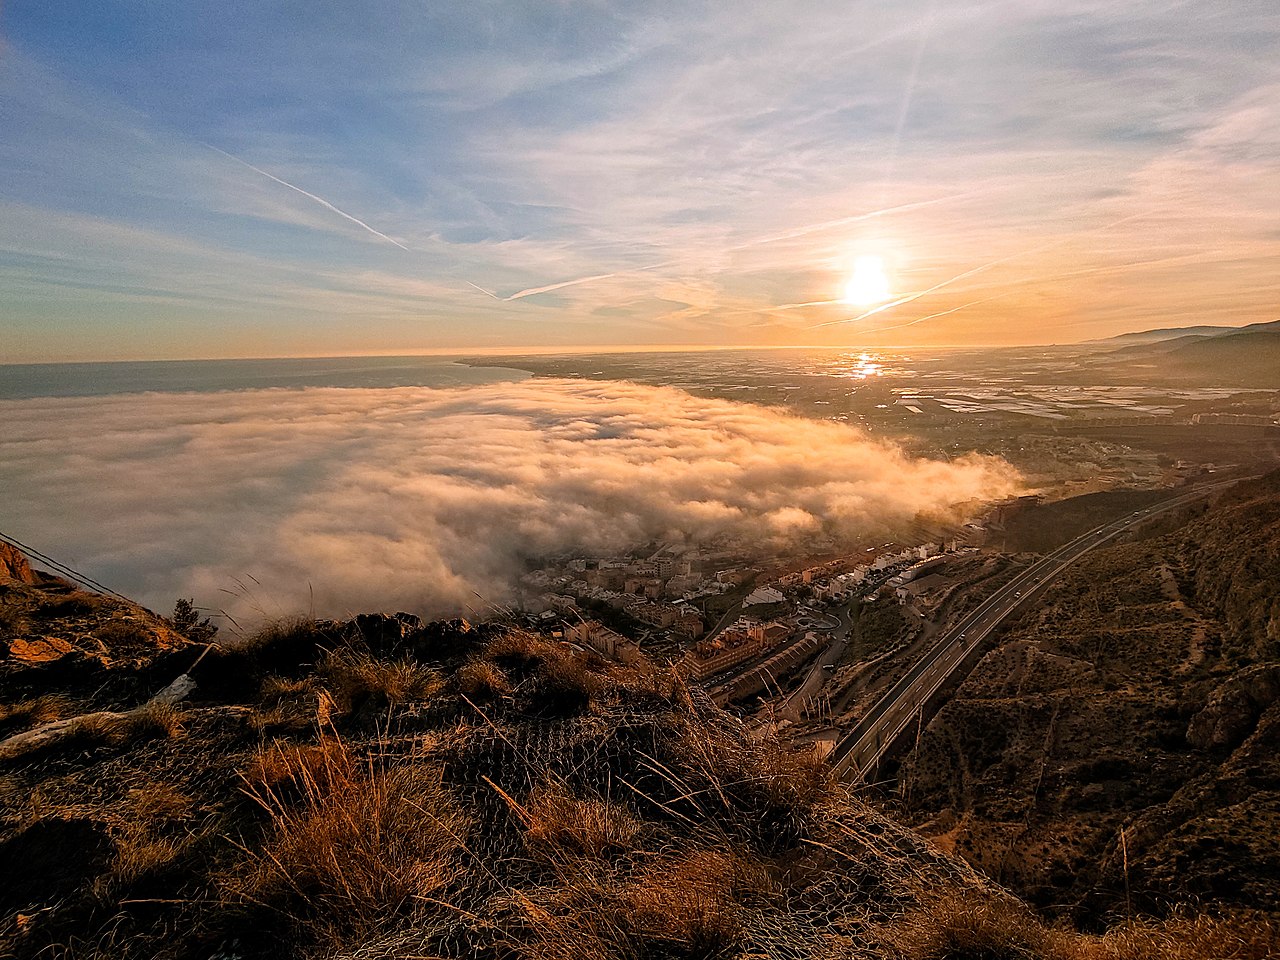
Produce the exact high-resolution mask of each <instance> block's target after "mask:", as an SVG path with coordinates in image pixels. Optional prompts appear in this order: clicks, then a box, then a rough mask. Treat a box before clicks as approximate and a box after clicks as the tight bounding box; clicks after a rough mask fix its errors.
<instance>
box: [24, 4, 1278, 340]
mask: <svg viewBox="0 0 1280 960" xmlns="http://www.w3.org/2000/svg"><path fill="white" fill-rule="evenodd" d="M45 6H47V5H45ZM99 6H100V7H101V19H102V21H103V23H104V24H107V25H109V26H110V27H111V29H102V30H96V31H88V32H86V31H80V32H79V33H75V32H68V29H67V26H66V24H65V23H64V22H63V21H64V20H65V18H63V19H62V20H59V19H58V18H57V17H56V16H55V15H52V14H48V13H47V12H43V11H42V8H41V6H40V5H27V7H26V8H24V12H23V13H22V14H18V13H17V11H16V10H15V11H14V12H13V15H12V16H10V17H8V18H7V20H6V30H7V31H8V34H9V36H8V38H7V39H8V40H9V47H8V48H7V51H6V54H7V56H6V58H5V60H4V61H3V62H0V127H3V129H4V130H5V131H6V133H7V134H10V135H9V136H6V137H3V138H0V170H3V171H4V174H5V175H4V176H0V202H2V203H3V204H4V205H5V207H6V208H24V209H30V210H34V211H37V212H39V213H40V214H42V215H43V218H42V217H36V218H33V219H30V220H29V221H28V222H24V223H21V224H14V223H11V222H10V221H9V215H8V213H7V210H0V240H3V241H4V245H5V248H6V249H5V250H4V251H3V252H0V270H3V271H4V275H3V276H0V284H3V285H5V287H6V292H9V291H11V290H14V289H15V288H16V289H17V292H18V293H20V294H21V299H20V301H19V302H17V303H13V304H6V305H7V306H9V307H10V310H9V313H10V315H11V316H16V317H17V318H18V319H19V321H20V322H22V323H23V325H24V327H25V328H31V327H34V326H36V325H37V324H38V323H40V322H41V320H42V318H45V317H56V318H58V322H56V323H49V324H48V325H47V326H48V329H47V330H46V331H41V334H42V335H39V336H37V335H32V336H29V337H26V338H25V339H24V343H23V345H22V349H21V351H20V352H18V354H17V355H18V356H22V357H32V358H36V359H50V358H53V357H57V356H73V355H74V356H78V357H84V358H90V359H92V358H96V357H99V356H102V355H103V352H102V348H101V347H100V346H99V344H98V343H96V342H88V340H89V338H92V337H94V336H95V331H98V330H101V329H103V328H105V327H107V326H110V327H111V339H112V341H113V342H114V344H115V346H114V347H112V350H113V355H116V356H121V355H129V356H174V355H177V354H183V355H210V354H212V353H221V354H224V355H225V354H230V355H244V354H246V353H254V354H259V355H272V354H275V355H279V354H281V353H292V352H297V351H298V350H299V349H300V348H299V347H298V345H297V344H298V341H299V339H300V336H305V335H306V333H307V331H308V330H317V331H323V335H324V336H325V338H326V340H325V342H324V343H323V344H321V345H319V346H317V347H315V348H311V349H318V350H323V351H325V352H331V351H348V352H367V351H372V350H383V351H388V352H394V351H397V350H401V349H413V348H414V347H415V346H421V345H423V344H426V343H430V344H431V345H437V346H438V345H440V344H442V343H449V344H466V345H471V344H477V343H482V342H483V343H486V344H488V343H506V344H510V345H528V344H530V343H533V342H536V343H540V344H546V343H549V342H558V343H566V344H582V343H592V344H597V345H605V344H610V343H694V344H705V343H716V344H726V343H739V344H748V343H751V344H765V343H770V342H777V343H793V344H794V343H797V342H803V343H814V342H827V343H832V344H837V345H843V344H847V343H849V342H850V341H852V340H853V339H854V338H860V337H861V336H862V335H863V334H864V333H865V329H864V328H866V327H867V326H868V325H869V324H874V326H875V327H880V326H884V327H886V328H887V327H895V328H899V329H901V331H902V332H901V334H899V335H897V336H899V337H900V339H899V342H903V341H906V340H908V337H909V338H911V339H913V340H914V342H932V343H939V342H969V343H973V342H986V343H997V342H1017V341H1025V340H1027V339H1033V338H1034V339H1043V338H1059V339H1067V338H1074V337H1076V336H1080V337H1089V336H1100V335H1105V334H1107V333H1113V332H1119V331H1120V330H1122V329H1134V328H1138V327H1141V326H1163V325H1168V324H1169V323H1171V322H1183V321H1185V320H1187V319H1189V318H1196V319H1198V320H1205V319H1209V320H1216V322H1244V321H1246V320H1249V319H1259V318H1265V317H1269V316H1270V315H1271V308H1272V307H1273V306H1274V303H1275V293H1276V290H1275V281H1274V277H1275V275H1276V271H1275V257H1276V255H1277V249H1276V238H1275V232H1274V224H1275V222H1276V220H1277V216H1280V207H1278V205H1277V199H1276V198H1277V197H1280V190H1277V188H1276V184H1277V177H1278V176H1280V166H1278V165H1277V163H1276V156H1277V154H1276V152H1275V149H1274V148H1275V142H1274V141H1275V123H1276V118H1277V117H1278V116H1280V111H1278V110H1277V106H1276V103H1277V101H1276V89H1277V84H1280V61H1277V59H1276V57H1275V56H1274V49H1275V47H1276V43H1277V40H1278V39H1280V17H1278V16H1277V13H1276V4H1275V2H1274V0H1233V2H1232V3H1230V4H1227V5H1221V4H1219V5H1213V4H1199V5H1196V4H1186V3H1179V4H1153V3H1150V2H1146V3H1144V2H1138V0H1119V2H1108V3H1103V2H1101V0H1056V2H1049V0H1019V2H1017V3H1006V2H999V3H984V4H974V3H962V2H959V0H927V2H926V0H915V2H907V3H900V2H893V3H891V2H888V0H866V2H863V3H860V4H858V5H857V8H856V10H853V9H851V8H850V5H848V4H840V3H830V2H818V3H813V4H802V5H795V4H791V5H781V4H777V3H765V2H760V0H749V2H748V3H745V4H714V3H699V2H694V3H680V4H676V3H670V2H667V0H659V2H657V3H654V4H642V5H636V4H625V3H621V2H619V0H600V2H596V3H592V4H587V5H578V6H576V7H574V8H573V9H572V10H568V9H567V8H564V7H562V6H560V5H556V4H550V5H548V4H546V3H532V2H528V0H512V2H510V3H506V4H503V5H502V15H501V16H495V15H494V14H493V11H492V10H490V9H488V8H487V7H485V6H484V5H475V4H422V3H409V2H407V0H393V2H390V3H370V2H368V0H355V2H353V3H350V4H341V5H331V6H332V9H330V8H329V7H326V8H325V9H324V10H317V11H313V12H311V13H309V14H308V16H306V17H298V16H297V15H296V12H294V11H292V10H291V9H289V8H288V7H287V5H286V6H285V7H282V8H280V9H268V7H267V6H264V5H262V4H250V3H243V2H240V0H233V2H232V3H231V5H230V7H228V8H227V10H228V11H229V12H228V13H227V15H226V16H224V17H218V18H210V17H208V16H205V15H204V14H202V13H201V12H199V9H198V7H199V5H196V6H194V7H192V9H191V10H187V11H185V12H173V13H172V14H170V15H167V16H166V17H164V18H157V17H155V16H153V15H151V14H148V13H146V12H139V10H137V9H135V7H136V5H130V4H127V3H120V2H118V0H103V2H102V3H101V4H99ZM205 142H207V143H213V144H218V145H219V147H220V148H225V149H226V150H227V151H229V152H230V153H232V154H233V155H235V156H236V157H244V158H246V160H247V161H251V162H252V164H253V165H254V166H255V168H256V169H257V170H260V171H270V174H269V176H270V177H274V178H277V179H278V180H280V181H282V182H283V183H284V184H286V185H287V186H290V187H292V186H294V185H302V186H305V187H306V191H305V195H304V192H296V191H295V190H293V189H286V188H285V187H283V186H281V184H280V183H276V182H273V181H272V180H270V179H268V178H267V176H263V175H260V174H258V173H253V172H251V171H249V170H246V169H241V168H240V167H239V166H238V165H237V164H233V163H231V162H230V161H227V160H226V159H225V158H223V157H220V156H217V155H215V154H214V153H213V152H212V151H210V150H208V149H206V148H205V147H203V146H201V144H202V143H205ZM300 189H301V188H300V187H299V188H298V190H300ZM314 198H326V199H325V200H324V202H325V203H330V202H331V203H332V204H333V205H334V206H335V207H336V208H338V209H340V210H341V211H343V212H345V211H348V210H350V211H355V212H356V213H358V214H359V218H358V220H356V218H355V217H354V216H352V215H351V214H347V216H348V217H351V220H348V221H344V220H343V219H342V218H341V217H340V216H338V215H336V214H335V213H334V212H333V211H332V210H330V209H326V208H325V207H324V206H322V205H321V203H320V202H317V200H316V199H314ZM942 200H945V201H946V202H940V201H942ZM872 211H885V212H884V213H883V214H882V215H877V216H874V217H870V216H868V214H869V213H870V212H872ZM1134 213H1141V214H1143V217H1142V219H1140V220H1137V221H1135V222H1133V223H1132V224H1131V225H1130V226H1129V227H1128V228H1127V229H1125V230H1119V231H1105V232H1103V231H1099V230H1098V229H1097V228H1099V227H1101V226H1102V225H1104V224H1107V223H1112V222H1114V221H1116V220H1118V219H1120V218H1122V217H1125V216H1128V215H1131V214H1134ZM353 221H354V222H353ZM75 224H81V225H82V226H80V227H76V226H75ZM357 224H360V225H366V224H367V225H371V227H372V228H373V229H375V230H376V232H377V235H378V236H379V237H381V238H394V239H393V240H392V242H394V243H397V244H402V245H403V246H405V247H409V248H410V249H411V251H412V252H411V253H407V252H406V251H404V250H401V249H397V248H396V247H393V246H392V244H391V242H387V240H386V239H383V240H381V241H380V242H377V243H374V242H361V243H353V242H352V237H353V236H358V234H357V233H356V232H355V231H356V226H357ZM102 226H113V227H116V228H118V230H119V232H120V234H121V236H122V237H123V235H124V232H125V231H133V232H141V233H146V234H151V235H156V236H169V237H172V238H173V239H174V241H175V244H174V246H173V247H172V248H171V249H159V250H155V249H152V248H150V247H143V248H139V247H137V246H135V245H132V244H130V243H128V242H127V240H124V239H121V240H119V241H112V242H109V243H106V242H103V241H102V233H101V229H100V228H101V227H102ZM80 233H82V234H83V237H81V236H79V234H80ZM1064 234H1076V235H1077V240H1076V241H1075V242H1073V243H1072V244H1070V245H1069V246H1068V247H1066V248H1063V249H1060V248H1057V247H1053V248H1050V249H1047V250H1045V251H1044V252H1042V253H1040V254H1037V255H1036V256H1027V255H1026V254H1027V252H1028V251H1031V250H1037V249H1040V248H1041V247H1043V246H1044V245H1045V244H1046V243H1050V242H1052V241H1054V239H1055V238H1058V237H1061V236H1063V235H1064ZM372 239H373V238H372V236H371V237H370V240H372ZM764 241H767V242H764ZM83 246H89V247H91V248H92V251H91V252H92V256H91V257H90V258H89V259H90V261H91V262H90V263H89V264H88V265H86V263H85V260H86V258H85V256H84V255H83V252H82V250H81V249H80V248H81V247H83ZM50 250H52V251H53V252H54V254H55V256H53V257H50V256H45V255H44V254H45V252H47V251H50ZM205 251H207V253H206V252H205ZM860 252H873V253H875V254H876V255H880V256H883V257H885V259H886V260H887V261H890V262H891V263H892V264H893V265H894V267H895V278H896V280H897V281H898V287H897V289H898V290H899V291H900V292H904V291H911V290H926V289H928V288H930V287H933V286H935V285H936V284H938V283H939V282H940V281H942V280H945V279H946V278H948V277H955V276H958V275H960V274H962V273H964V272H965V271H966V270H968V269H970V268H971V267H972V266H973V265H975V264H979V263H989V262H992V261H995V260H999V259H1002V258H1005V257H1010V256H1011V255H1016V256H1015V257H1014V259H1012V260H1011V261H1009V262H1008V263H1007V264H1006V265H1004V266H1003V267H1002V268H1001V269H999V270H992V271H991V272H990V273H983V274H981V275H980V276H977V277H974V278H973V282H972V283H966V284H963V285H962V284H956V285H955V286H951V287H948V288H946V289H941V290H939V291H937V296H936V297H933V298H932V299H930V300H929V301H921V302H919V303H914V304H902V305H901V306H900V307H897V308H894V309H893V311H892V315H891V316H890V315H889V311H886V312H885V316H883V317H874V318H868V325H864V324H854V325H849V324H835V325H832V326H829V327H823V328H821V329H819V330H817V331H814V330H813V329H812V328H813V327H814V325H815V324H819V323H823V322H826V321H833V320H846V319H848V317H849V315H850V313H849V311H847V310H845V309H842V308H841V307H840V306H839V305H829V306H824V305H818V306H816V307H813V308H805V309H803V310H798V309H793V310H788V311H779V310H777V309H776V307H775V306H772V305H777V304H794V303H805V302H810V301H822V300H827V299H829V298H831V297H832V296H833V295H834V292H835V291H837V290H839V289H840V287H841V286H842V283H843V279H844V276H845V275H847V270H848V262H849V260H850V259H851V258H852V257H855V256H857V255H858V254H859V253H860ZM1155 253H1158V254H1159V255H1160V256H1162V257H1175V256H1185V257H1190V256H1198V255H1212V257H1214V259H1212V260H1211V261H1210V262H1208V263H1207V264H1206V266H1205V267H1204V269H1200V270H1194V271H1186V270H1177V269H1174V268H1173V266H1172V264H1171V265H1170V267H1169V268H1168V269H1165V270H1157V269H1154V268H1152V267H1150V266H1147V265H1144V266H1142V267H1141V268H1140V269H1136V270H1133V271H1127V270H1123V269H1121V268H1122V267H1123V266H1124V265H1125V264H1128V263H1131V262H1134V261H1138V260H1148V259H1152V254H1155ZM1077 270H1078V271H1089V272H1087V273H1085V272H1079V273H1075V275H1074V276H1073V277H1072V278H1069V279H1057V278H1061V277H1062V276H1063V275H1064V274H1066V273H1069V272H1074V271H1077ZM364 275H378V276H381V277H383V278H386V279H387V284H386V286H388V287H406V286H408V285H410V284H413V283H416V282H423V283H427V284H432V285H435V286H436V287H439V288H440V292H439V294H438V295H437V294H435V293H433V294H431V295H430V297H429V298H425V299H426V302H420V300H413V299H405V298H392V297H388V296H385V295H384V293H383V290H382V286H381V285H378V284H373V285H371V287H370V288H369V289H368V290H366V291H363V292H362V291H353V290H350V289H348V287H349V284H346V283H343V282H342V281H337V283H339V284H340V285H341V289H338V290H334V289H333V286H334V283H335V281H334V280H333V278H343V277H348V278H359V277H361V276H364ZM1039 277H1049V278H1054V279H1052V280H1051V281H1048V282H1045V283H1039V282H1031V281H1033V280H1035V278H1039ZM587 279H591V280H592V282H586V280H587ZM468 284H474V285H475V286H477V287H478V288H479V290H475V289H472V287H471V286H469V285H468ZM122 286H123V287H124V288H125V289H123V290H122V289H121V287H122ZM224 288H225V289H224ZM681 290H683V291H685V292H679V291H681ZM481 291H483V293H482V292H481ZM534 293H540V295H538V296H535V295H534ZM673 294H674V296H673ZM995 294H998V295H999V298H998V299H996V300H988V299H986V298H987V297H988V296H989V295H995ZM215 296H216V297H217V298H219V299H218V301H217V303H216V304H214V303H212V298H213V297H215ZM125 297H127V298H130V300H131V302H133V301H136V300H143V301H145V302H146V303H156V302H157V301H161V300H162V301H163V304H162V306H163V310H164V313H163V316H164V317H173V318H175V323H174V327H175V329H174V330H173V331H168V330H166V329H164V327H163V325H162V323H161V322H160V319H159V318H160V317H161V311H160V309H159V308H157V309H156V311H155V312H154V313H153V314H151V315H149V316H151V317H154V318H155V319H154V320H149V321H148V322H141V323H139V322H134V321H133V320H132V319H131V314H129V313H128V312H127V311H126V310H124V309H120V310H119V311H118V312H116V313H114V314H113V315H112V316H111V317H110V320H109V322H107V323H104V322H103V318H102V316H101V314H100V311H99V310H98V309H97V304H98V303H100V302H102V301H103V300H112V301H114V300H116V299H118V298H125ZM13 299H14V297H13V296H12V295H11V296H10V300H13ZM500 299H506V300H509V302H506V303H500V302H499V300H500ZM228 301H234V302H233V303H231V304H228ZM965 304H970V305H973V306H969V307H966V306H964V305H965ZM224 305H225V306H224ZM298 309H301V310H305V311H306V313H307V316H306V318H305V320H302V321H300V322H297V323H293V322H289V323H282V322H281V321H280V318H281V315H282V314H288V313H289V312H290V311H294V310H298ZM926 318H927V319H926ZM193 329H199V330H205V329H207V330H208V331H209V337H208V342H193V340H192V338H191V336H190V333H191V331H192V330H193ZM4 347H7V348H8V349H9V350H10V351H11V353H12V352H13V349H14V348H13V347H12V345H11V344H9V343H6V344H4ZM303 349H306V348H303Z"/></svg>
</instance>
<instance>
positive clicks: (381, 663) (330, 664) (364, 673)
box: [319, 648, 444, 711]
mask: <svg viewBox="0 0 1280 960" xmlns="http://www.w3.org/2000/svg"><path fill="white" fill-rule="evenodd" d="M319 673H320V677H321V679H322V681H323V682H324V684H325V686H326V687H327V688H328V689H329V691H330V692H331V693H332V694H333V698H334V700H335V702H336V703H337V705H338V707H339V709H341V710H343V711H355V710H359V709H360V708H361V707H363V706H364V705H365V704H368V703H370V702H372V703H374V704H376V705H377V706H389V705H390V706H394V705H396V704H401V703H405V702H407V701H412V700H426V699H428V698H429V697H431V696H433V695H434V694H436V693H438V692H439V691H440V690H441V688H443V687H444V678H443V677H442V676H441V675H440V673H439V672H438V671H436V670H432V669H431V668H429V667H425V666H423V665H422V664H420V663H415V662H414V661H412V660H394V661H386V660H379V659H378V658H377V657H374V656H373V655H371V654H368V653H364V652H362V651H357V650H352V649H349V648H344V649H341V650H337V651H335V652H333V653H331V654H329V655H328V656H327V657H326V658H325V660H324V662H323V663H322V664H321V665H320V670H319Z"/></svg>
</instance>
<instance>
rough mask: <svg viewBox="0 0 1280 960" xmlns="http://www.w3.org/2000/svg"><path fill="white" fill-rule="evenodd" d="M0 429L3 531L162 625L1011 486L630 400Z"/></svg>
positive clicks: (240, 397) (606, 394)
mask: <svg viewBox="0 0 1280 960" xmlns="http://www.w3.org/2000/svg"><path fill="white" fill-rule="evenodd" d="M0 422H3V423H5V424H6V429H5V431H4V433H3V435H2V436H0V487H2V488H3V490H4V497H3V503H2V504H0V530H2V531H3V532H5V533H7V534H9V535H11V536H16V537H18V538H19V539H22V540H24V541H26V542H28V543H30V544H32V545H33V546H35V547H37V548H39V549H41V550H43V551H44V552H46V553H48V554H49V555H51V556H53V557H55V558H57V559H59V560H62V561H64V562H67V563H70V564H71V565H72V566H73V567H76V568H77V569H79V570H81V571H82V572H85V573H87V574H89V575H90V576H93V577H96V578H97V579H99V580H101V581H102V582H104V583H106V584H107V585H109V586H111V587H113V588H114V589H117V590H119V591H121V592H123V593H126V594H128V595H130V596H134V597H136V598H137V599H139V600H140V601H142V602H143V603H146V604H147V605H149V606H152V607H153V608H156V609H158V610H160V611H167V610H168V609H169V608H170V607H171V606H172V603H173V600H174V599H175V598H176V597H178V596H195V597H196V599H197V603H199V604H201V605H203V606H208V607H222V608H225V609H227V610H228V611H230V612H233V613H235V614H236V615H237V616H240V615H244V614H246V613H247V614H248V616H249V617H250V619H252V618H253V616H254V614H255V613H257V614H259V615H267V616H272V615H279V614H282V613H293V612H298V611H306V610H308V609H314V611H315V613H316V614H317V615H332V616H342V615H346V614H349V613H353V612H358V611H364V610H377V609H388V610H393V609H403V610H410V611H415V612H419V613H423V614H428V615H440V614H445V613H453V612H459V611H463V610H465V609H466V608H467V607H468V606H481V605H482V604H481V601H479V600H477V597H476V594H480V595H481V596H482V597H483V598H484V600H486V601H490V602H494V601H502V600H505V599H509V597H510V596H511V593H510V584H511V581H512V577H513V575H514V574H515V573H516V572H517V571H518V570H519V569H520V564H521V558H522V557H525V556H531V555H532V556H537V555H540V554H546V553H554V552H558V551H567V550H594V551H606V550H610V549H616V548H620V547H626V546H628V545H630V544H634V543H638V542H643V541H647V540H650V539H653V538H657V537H668V536H674V537H687V538H690V539H695V540H696V539H699V538H704V537H708V536H711V535H715V534H720V533H727V534H732V535H739V536H748V537H752V538H755V539H758V540H760V541H766V542H767V541H775V540H794V539H796V538H802V537H805V536H806V535H811V534H813V533H815V532H817V531H820V530H832V531H835V532H836V533H837V534H839V535H842V536H847V537H850V538H854V537H857V536H860V535H864V534H867V533H869V532H871V531H876V532H878V533H892V531H893V530H894V529H895V527H899V526H901V525H904V524H905V523H907V522H909V521H910V520H912V519H913V518H914V517H916V516H918V515H926V516H946V515H948V511H949V510H951V508H952V507H953V505H954V504H956V503H958V502H961V501H967V500H973V499H979V498H993V497H1000V496H1004V495H1007V494H1009V493H1011V492H1013V491H1014V490H1015V489H1016V486H1017V477H1016V474H1015V472H1014V470H1013V469H1012V468H1011V467H1010V466H1009V465H1008V464H1006V463H1004V462H1003V461H1000V460H995V459H990V458H980V457H965V458H962V459H958V460H954V461H951V462H937V461H931V460H922V459H918V458H912V457H910V456H908V455H907V454H905V453H904V452H903V451H902V450H901V449H900V448H898V447H896V446H894V445H892V444H889V443H886V442H884V441H881V440H875V439H872V438H870V437H868V436H866V435H865V434H863V433H861V432H859V431H857V430H855V429H853V428H851V427H848V426H846V425H843V424H839V423H833V422H826V421H815V420H806V419H802V418H799V417H795V416H791V415H787V414H782V413H779V412H775V411H771V410H767V409H765V408H763V407H759V406H755V405H751V404H744V403H733V402H726V401H719V400H707V399H701V398H698V397H694V396H691V395H689V394H687V393H684V392H682V391H679V390H675V389H669V388H658V387H649V386H641V385H637V384H630V383H599V382H586V381H554V380H535V381H528V382H524V383H503V384H495V385H488V386H477V387H464V388H457V389H452V388H451V389H430V388H416V387H415V388H398V389H371V390H353V389H305V390H257V391H242V392H235V393H225V394H216V395H208V394H202V395H201V394H176V395H175V394H134V395H125V396H112V397H96V398H57V399H38V400H21V401H5V402H0ZM226 591H230V593H228V592H226Z"/></svg>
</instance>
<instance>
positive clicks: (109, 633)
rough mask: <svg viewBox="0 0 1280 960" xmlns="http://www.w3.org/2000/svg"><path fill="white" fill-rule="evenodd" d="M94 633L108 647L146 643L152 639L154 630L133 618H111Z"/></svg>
mask: <svg viewBox="0 0 1280 960" xmlns="http://www.w3.org/2000/svg"><path fill="white" fill-rule="evenodd" d="M93 635H94V636H95V637H96V638H97V639H99V640H101V641H102V642H103V643H104V644H106V645H107V649H111V648H112V647H115V646H125V645H132V644H137V643H146V642H148V641H149V640H151V639H152V636H153V634H152V632H151V631H150V630H148V629H147V628H146V627H145V626H144V625H142V624H140V623H135V622H134V621H132V620H111V621H109V622H107V623H105V624H103V625H102V626H100V627H99V628H98V629H97V630H95V631H94V632H93Z"/></svg>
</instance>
